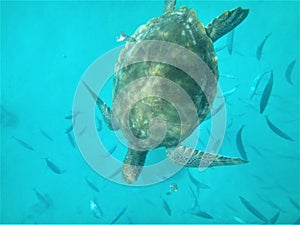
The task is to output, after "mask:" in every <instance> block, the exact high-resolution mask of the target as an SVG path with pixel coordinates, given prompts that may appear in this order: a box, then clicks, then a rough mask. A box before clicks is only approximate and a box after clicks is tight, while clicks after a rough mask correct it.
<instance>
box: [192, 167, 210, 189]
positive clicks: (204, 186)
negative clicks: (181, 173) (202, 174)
mask: <svg viewBox="0 0 300 225" xmlns="http://www.w3.org/2000/svg"><path fill="white" fill-rule="evenodd" d="M187 171H188V175H189V178H190V180H191V181H192V183H193V184H194V185H195V186H196V187H197V188H198V189H199V188H204V189H210V187H209V186H208V185H206V184H204V183H202V182H200V181H198V180H196V179H195V178H194V177H193V176H192V174H191V172H190V170H189V169H188V170H187Z"/></svg>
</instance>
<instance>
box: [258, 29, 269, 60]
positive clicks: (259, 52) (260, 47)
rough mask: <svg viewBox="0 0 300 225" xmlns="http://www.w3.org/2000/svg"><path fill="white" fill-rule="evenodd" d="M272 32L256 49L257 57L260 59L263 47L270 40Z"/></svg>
mask: <svg viewBox="0 0 300 225" xmlns="http://www.w3.org/2000/svg"><path fill="white" fill-rule="evenodd" d="M271 34H272V33H269V34H268V35H267V36H266V37H265V38H264V40H263V41H262V42H261V43H260V44H259V46H258V47H257V49H256V58H257V60H258V61H259V60H260V59H261V55H262V50H263V47H264V46H265V43H266V41H267V40H268V38H269V36H270V35H271Z"/></svg>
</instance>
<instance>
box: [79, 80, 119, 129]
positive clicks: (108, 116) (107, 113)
mask: <svg viewBox="0 0 300 225" xmlns="http://www.w3.org/2000/svg"><path fill="white" fill-rule="evenodd" d="M82 83H83V84H84V86H85V87H86V88H87V90H88V91H89V92H90V94H91V95H92V97H93V98H94V100H95V101H96V103H97V106H98V108H99V110H100V112H101V113H102V116H103V119H104V122H105V124H106V125H107V126H108V128H109V129H110V130H118V129H119V127H117V126H116V124H115V123H114V124H113V122H112V120H113V114H112V111H111V109H110V108H109V107H108V106H107V105H106V104H105V103H104V102H103V101H102V100H101V99H100V98H99V97H98V96H97V95H96V94H95V92H93V91H92V89H91V88H90V87H89V86H88V85H87V84H86V83H85V82H84V81H83V80H82Z"/></svg>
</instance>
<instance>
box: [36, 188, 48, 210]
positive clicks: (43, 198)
mask: <svg viewBox="0 0 300 225" xmlns="http://www.w3.org/2000/svg"><path fill="white" fill-rule="evenodd" d="M33 191H34V193H35V195H36V197H37V198H38V200H39V201H40V202H41V203H43V204H44V205H45V206H46V207H47V208H48V207H49V206H50V202H49V200H48V199H47V198H46V197H45V196H44V195H43V194H41V193H40V192H39V191H38V190H37V189H36V188H33Z"/></svg>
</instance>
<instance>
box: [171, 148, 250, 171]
mask: <svg viewBox="0 0 300 225" xmlns="http://www.w3.org/2000/svg"><path fill="white" fill-rule="evenodd" d="M167 157H168V158H169V159H170V160H171V161H172V162H174V163H175V164H177V165H180V166H186V167H200V168H203V167H213V166H229V165H237V164H243V163H247V161H245V160H242V159H239V158H230V157H225V156H221V155H217V154H212V153H209V152H203V151H199V150H195V149H192V148H188V147H185V146H178V147H176V148H175V149H171V148H168V149H167Z"/></svg>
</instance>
